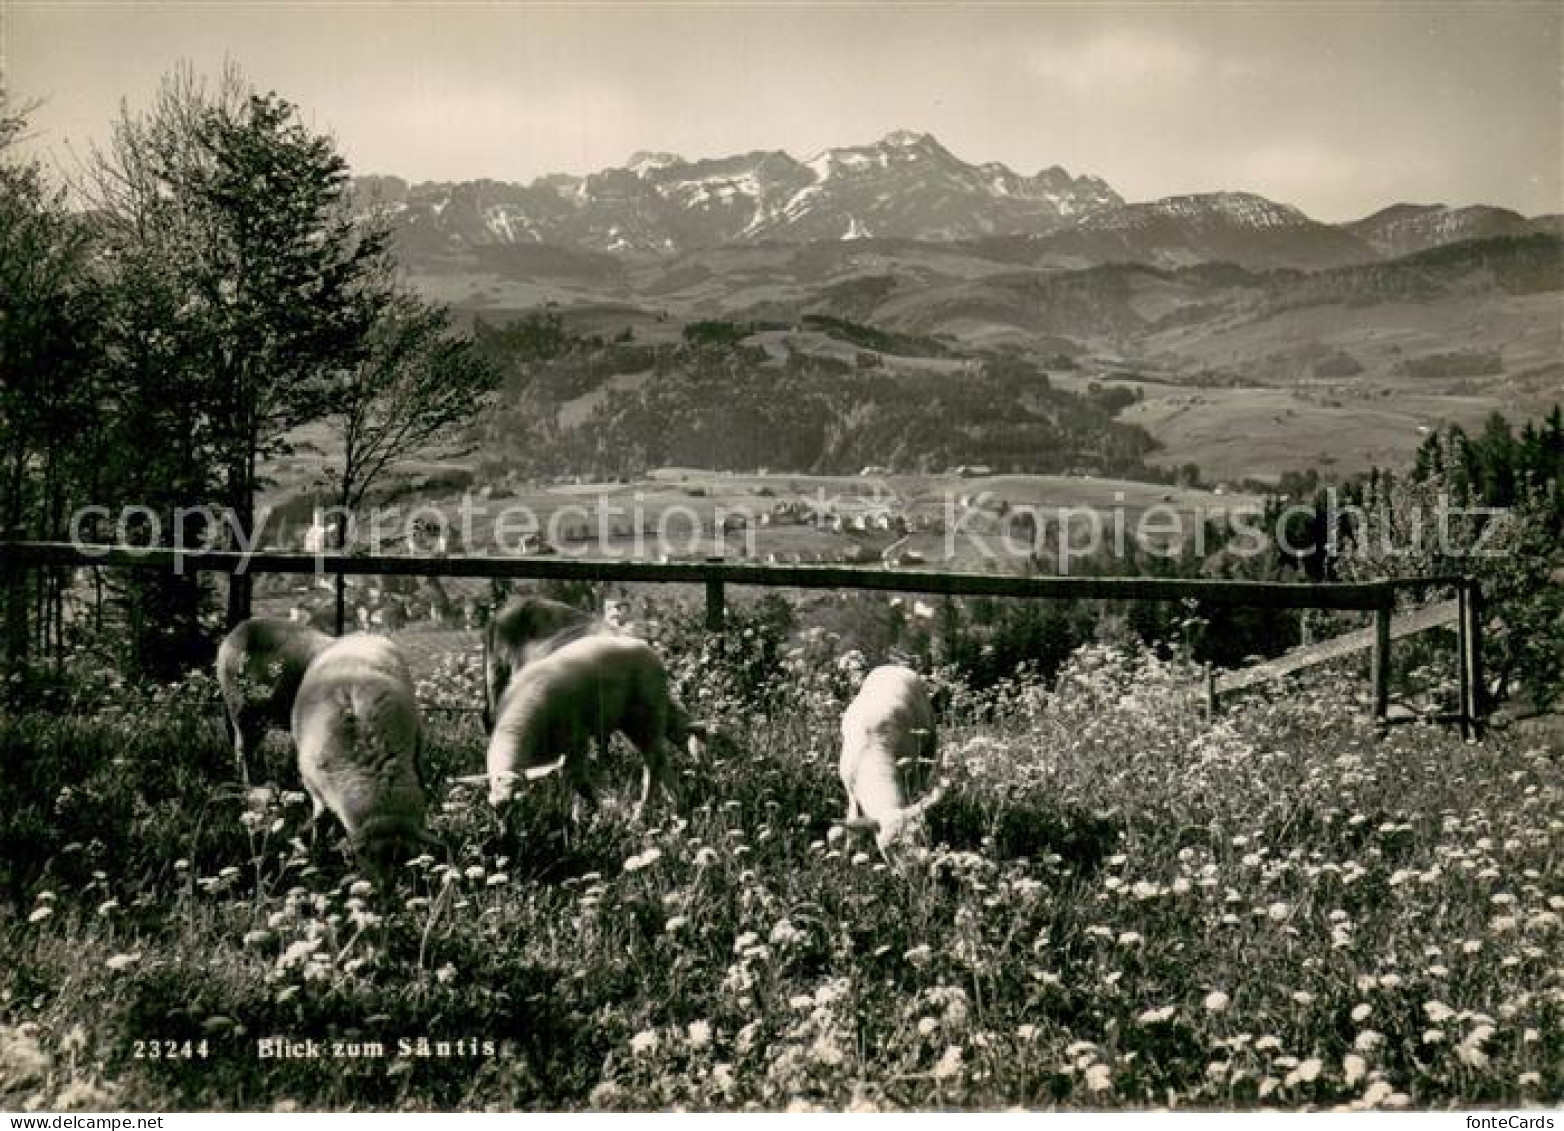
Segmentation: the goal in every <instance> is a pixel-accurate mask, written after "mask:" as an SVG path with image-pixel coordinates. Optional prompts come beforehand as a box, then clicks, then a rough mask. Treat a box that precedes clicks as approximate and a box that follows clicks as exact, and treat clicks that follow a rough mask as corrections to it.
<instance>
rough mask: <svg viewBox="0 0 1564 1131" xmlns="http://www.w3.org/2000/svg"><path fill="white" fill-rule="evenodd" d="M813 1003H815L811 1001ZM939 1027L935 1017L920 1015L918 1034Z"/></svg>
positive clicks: (931, 1031)
mask: <svg viewBox="0 0 1564 1131" xmlns="http://www.w3.org/2000/svg"><path fill="white" fill-rule="evenodd" d="M811 1004H813V1003H811ZM938 1028H939V1022H938V1021H936V1020H935V1019H934V1018H932V1017H920V1018H918V1036H920V1037H927V1036H930V1035H931V1034H932V1033H933V1032H934V1030H936V1029H938Z"/></svg>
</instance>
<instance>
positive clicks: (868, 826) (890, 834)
mask: <svg viewBox="0 0 1564 1131" xmlns="http://www.w3.org/2000/svg"><path fill="white" fill-rule="evenodd" d="M946 784H947V783H945V782H943V781H942V782H940V783H939V784H938V785H936V786H935V787H934V788H933V789H931V790H930V791H929V793H928V796H926V797H925V798H923V800H922V801H919V802H918V803H917V804H915V805H909V806H907V807H906V808H905V809H897V810H896V811H895V812H893V813H889V814H887V815H885V816H883V817H851V818H849V819H847V820H845V821H843V822H842V827H843V828H846V829H849V830H851V831H854V832H867V833H872V834H873V836H874V843H875V847H877V848H878V849H879V850H880V855H882V856H884V855H886V853H887V852H888V850H889V849H890V847H891V846H892V845H894V844H896V843H898V842H900V841H903V840H910V839H913V838H914V837H916V836H919V835H921V833H922V830H923V828H924V824H923V816H924V814H925V813H927V812H928V811H929V810H930V809H932V808H933V807H934V806H935V805H937V804H939V801H940V799H941V798H942V797H944V796H945V789H946Z"/></svg>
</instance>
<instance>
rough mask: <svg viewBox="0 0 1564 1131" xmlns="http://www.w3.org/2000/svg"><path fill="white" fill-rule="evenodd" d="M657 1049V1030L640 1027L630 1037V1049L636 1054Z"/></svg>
mask: <svg viewBox="0 0 1564 1131" xmlns="http://www.w3.org/2000/svg"><path fill="white" fill-rule="evenodd" d="M656 1050H657V1030H656V1029H642V1030H641V1031H640V1032H639V1033H637V1034H636V1035H635V1036H633V1037H631V1038H630V1051H631V1052H633V1053H635V1054H636V1055H637V1056H640V1055H642V1054H643V1053H649V1052H655V1051H656Z"/></svg>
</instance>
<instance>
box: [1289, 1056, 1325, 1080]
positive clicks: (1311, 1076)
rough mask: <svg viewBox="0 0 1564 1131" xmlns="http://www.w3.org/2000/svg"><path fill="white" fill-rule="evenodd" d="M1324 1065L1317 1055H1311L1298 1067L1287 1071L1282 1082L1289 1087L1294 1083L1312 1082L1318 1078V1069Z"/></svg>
mask: <svg viewBox="0 0 1564 1131" xmlns="http://www.w3.org/2000/svg"><path fill="white" fill-rule="evenodd" d="M1324 1067H1325V1065H1324V1062H1322V1061H1321V1060H1320V1058H1319V1057H1317V1056H1311V1057H1309V1059H1308V1060H1305V1061H1303V1062H1302V1063H1301V1064H1299V1065H1298V1067H1296V1068H1294V1069H1293V1070H1292V1071H1291V1072H1289V1073H1287V1078H1286V1079H1285V1080H1283V1081H1282V1083H1283V1084H1285V1085H1286V1086H1287V1087H1289V1088H1291V1087H1293V1086H1294V1085H1295V1084H1312V1083H1313V1082H1314V1081H1315V1080H1317V1079H1319V1075H1320V1070H1321V1069H1322V1068H1324Z"/></svg>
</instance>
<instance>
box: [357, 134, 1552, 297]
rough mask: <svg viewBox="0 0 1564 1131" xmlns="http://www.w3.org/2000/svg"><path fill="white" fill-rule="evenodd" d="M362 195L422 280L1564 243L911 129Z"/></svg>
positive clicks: (1171, 260)
mask: <svg viewBox="0 0 1564 1131" xmlns="http://www.w3.org/2000/svg"><path fill="white" fill-rule="evenodd" d="M355 189H356V192H357V193H358V194H359V198H360V199H361V200H362V201H365V202H369V203H372V205H373V206H374V207H377V208H379V209H381V210H383V211H384V212H386V213H387V214H389V215H390V216H391V217H392V218H393V220H394V222H395V227H396V232H397V237H398V243H399V246H400V248H401V249H402V251H403V252H404V254H405V255H407V256H409V257H411V258H412V259H414V260H415V261H422V262H424V263H427V262H428V261H430V260H432V259H439V258H442V257H451V256H462V255H470V254H472V253H474V252H478V251H482V250H483V249H493V248H496V247H515V246H526V245H542V246H550V245H552V246H556V247H559V248H561V249H567V250H569V251H573V252H581V253H588V254H610V255H614V256H618V257H622V258H626V259H628V260H642V261H644V260H653V259H659V258H667V257H670V256H678V255H682V254H687V253H691V252H696V251H699V250H702V249H708V248H719V247H724V246H731V245H735V244H737V245H760V244H769V243H774V242H781V243H788V244H808V243H815V242H823V241H839V240H863V239H904V240H916V241H920V242H934V243H960V242H963V241H972V240H984V239H991V240H992V239H998V240H1006V239H1019V240H1023V241H1032V242H1033V244H1034V245H1035V246H1033V247H1031V248H1030V249H1029V252H1028V258H1029V259H1031V260H1032V261H1033V265H1035V266H1039V267H1059V268H1071V267H1082V266H1088V265H1092V264H1099V263H1116V262H1142V263H1148V264H1154V265H1159V266H1170V267H1177V266H1187V265H1190V264H1194V263H1202V262H1231V263H1234V264H1237V265H1239V266H1242V267H1245V268H1249V269H1269V268H1276V267H1285V268H1299V269H1304V270H1314V269H1328V268H1331V267H1337V266H1344V265H1348V264H1352V263H1360V262H1373V261H1376V260H1384V259H1392V258H1396V257H1398V256H1402V255H1407V254H1412V253H1416V252H1419V251H1423V250H1427V249H1430V248H1434V247H1439V246H1443V245H1447V244H1452V243H1459V242H1463V241H1465V240H1470V239H1478V238H1489V237H1507V236H1523V235H1527V234H1530V233H1534V232H1538V231H1557V230H1558V229H1559V226H1560V223H1559V218H1558V217H1556V216H1544V217H1535V218H1530V219H1528V218H1527V217H1525V216H1522V215H1520V214H1519V213H1516V212H1513V211H1511V210H1509V209H1504V208H1497V207H1494V206H1490V205H1484V204H1474V205H1465V206H1456V207H1452V206H1448V205H1445V204H1415V203H1406V202H1401V203H1394V204H1391V205H1389V206H1387V207H1385V208H1382V209H1380V210H1378V211H1377V212H1374V213H1372V214H1370V215H1368V216H1365V217H1362V218H1360V219H1358V220H1352V221H1347V222H1344V223H1335V224H1333V223H1326V222H1323V221H1319V220H1315V219H1313V218H1311V217H1309V216H1308V215H1307V214H1306V213H1304V212H1303V210H1301V209H1299V208H1297V207H1296V206H1294V205H1291V204H1288V203H1283V202H1277V201H1274V200H1270V199H1267V198H1266V197H1263V196H1260V195H1259V194H1257V193H1253V192H1247V191H1243V190H1241V189H1222V190H1216V191H1211V192H1201V193H1184V194H1180V195H1173V196H1166V197H1161V198H1158V199H1156V200H1149V201H1126V200H1125V199H1124V198H1123V197H1122V196H1120V195H1119V193H1118V192H1117V191H1116V190H1114V189H1113V187H1112V186H1111V185H1109V184H1108V183H1107V182H1106V181H1105V180H1103V179H1102V178H1101V177H1098V176H1094V175H1092V174H1089V173H1082V174H1079V175H1072V174H1071V173H1069V172H1068V171H1067V170H1065V169H1064V168H1062V167H1060V166H1058V165H1050V166H1046V167H1044V168H1041V169H1039V170H1038V172H1037V173H1035V174H1032V175H1028V174H1025V173H1019V172H1016V171H1015V170H1013V169H1011V168H1010V167H1009V166H1007V165H1005V164H1004V163H1002V162H997V161H990V162H984V163H981V164H972V163H969V162H967V161H964V160H962V159H961V158H959V157H957V156H956V155H955V154H953V153H952V152H951V151H950V150H949V149H948V148H946V147H945V146H944V145H943V144H942V143H941V142H940V141H939V140H938V139H937V138H935V137H934V136H933V135H932V134H929V133H920V132H916V131H913V130H894V131H892V132H890V133H888V134H886V135H885V136H884V137H882V138H880V139H878V140H877V141H873V142H870V143H867V144H863V145H847V146H837V147H832V148H827V149H823V150H821V151H820V152H818V153H816V154H814V155H813V156H810V157H808V158H806V159H803V160H800V159H798V158H796V157H794V156H792V155H791V154H789V153H787V152H785V151H784V150H780V149H770V150H767V149H756V150H750V151H748V152H745V153H735V154H729V155H727V156H718V157H699V158H695V159H687V158H685V157H683V156H681V155H678V154H674V153H668V152H657V151H649V150H638V151H636V152H635V153H632V154H630V156H629V157H628V158H627V159H626V163H625V164H624V165H621V166H610V167H607V168H603V169H599V170H596V171H594V172H590V173H586V174H581V175H577V174H570V173H550V174H545V175H543V176H539V177H536V178H534V179H533V180H532V181H531V182H530V183H525V184H523V183H517V182H505V181H497V180H487V179H485V180H471V181H458V182H446V181H429V182H422V183H416V184H412V183H409V182H407V181H406V180H403V179H402V178H400V177H396V176H392V175H369V176H364V177H359V178H357V179H356V180H355Z"/></svg>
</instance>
